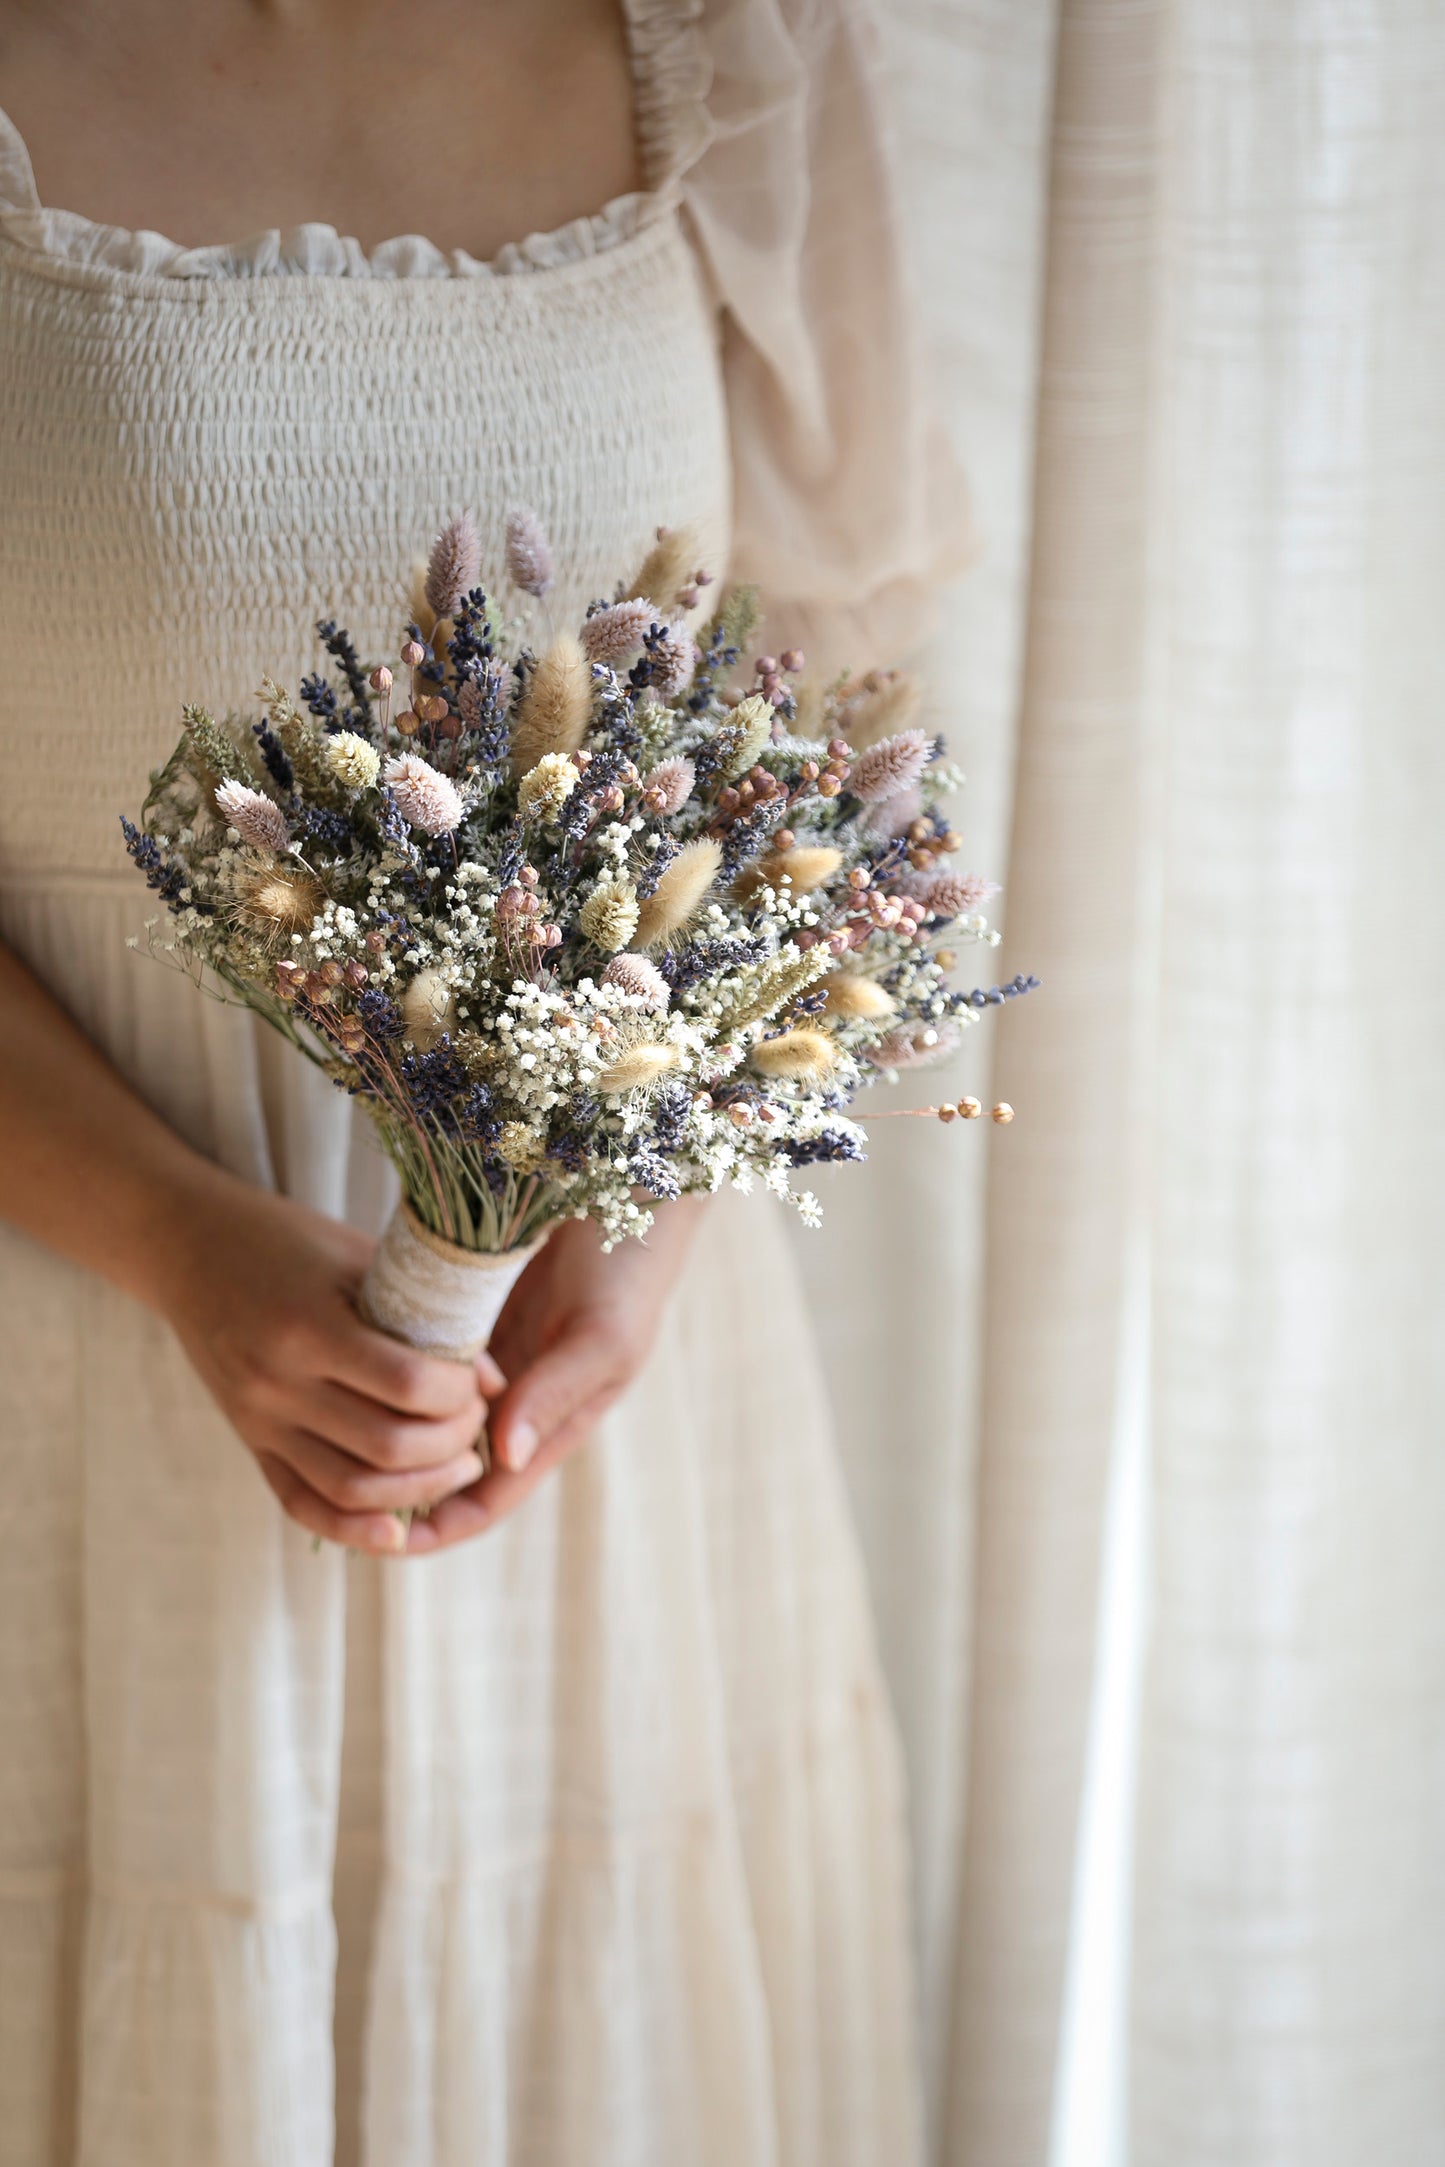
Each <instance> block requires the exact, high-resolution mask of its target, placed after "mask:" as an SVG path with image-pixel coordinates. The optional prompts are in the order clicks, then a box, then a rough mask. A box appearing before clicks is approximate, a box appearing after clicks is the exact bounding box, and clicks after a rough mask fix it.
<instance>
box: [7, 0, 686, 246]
mask: <svg viewBox="0 0 1445 2167" xmlns="http://www.w3.org/2000/svg"><path fill="white" fill-rule="evenodd" d="M703 6H704V0H625V6H624V12H625V16H626V22H627V33H628V44H629V48H630V51H631V56H632V72H633V83H634V107H633V114H634V125H635V127H636V131H637V142H638V155H639V158H640V160H641V165H642V172H643V178H644V186H643V187H642V188H640V189H637V190H634V191H633V192H632V193H630V194H628V195H623V196H615V197H613V199H612V201H611V202H610V203H606V204H604V205H603V206H602V208H601V210H600V211H594V212H592V213H590V214H588V215H585V216H583V217H581V218H574V219H571V220H569V222H568V223H567V224H566V225H564V226H558V227H556V228H555V229H554V230H553V231H551V232H549V233H532V234H528V235H527V236H526V237H525V238H524V239H522V240H519V241H509V242H508V243H507V244H506V245H505V247H503V248H500V249H499V250H498V251H497V253H496V254H495V255H494V256H490V257H487V258H485V259H484V258H482V257H478V256H472V255H469V254H468V252H467V251H466V250H465V249H461V248H453V249H443V248H438V247H437V245H436V243H435V242H434V241H429V240H427V239H426V238H425V237H424V236H423V235H421V234H417V233H402V234H396V235H394V236H393V237H392V238H391V239H390V240H386V241H381V242H378V244H377V245H376V247H375V248H371V249H365V248H363V247H362V245H361V243H360V242H359V241H358V240H356V239H355V238H353V237H352V236H351V235H349V234H343V233H341V232H339V231H338V229H337V228H336V227H335V226H331V225H325V224H323V223H320V222H309V223H307V224H304V225H299V226H287V227H276V226H273V227H271V228H270V229H269V230H268V231H266V232H264V233H256V234H252V235H250V236H248V237H247V238H245V239H242V240H237V241H215V242H210V243H208V244H207V245H206V246H204V247H201V248H187V247H184V246H183V245H182V244H181V243H180V242H178V241H172V240H169V239H168V238H167V237H166V235H165V234H162V233H153V232H150V231H147V230H145V229H141V230H132V229H130V228H128V227H125V226H107V225H103V224H101V223H100V222H99V221H98V220H96V219H92V218H86V217H84V216H82V214H81V213H80V212H78V211H62V210H55V209H52V208H50V207H48V206H46V205H44V204H42V203H41V201H40V195H39V191H38V190H37V188H36V185H35V171H34V167H33V166H32V164H31V161H30V153H29V151H28V150H27V148H26V145H25V142H24V139H23V138H22V136H21V134H20V131H19V129H18V128H17V127H16V126H15V124H14V122H13V121H12V120H11V119H10V118H9V117H8V115H7V114H5V113H4V112H3V111H0V236H3V238H4V239H5V240H7V241H9V242H11V243H12V244H13V245H15V246H16V247H19V248H22V249H25V250H27V251H29V252H31V253H32V254H34V255H37V256H42V257H45V258H47V259H49V260H50V261H52V262H61V263H68V264H75V265H81V266H85V267H87V268H90V269H96V268H99V269H101V270H107V271H113V272H117V273H120V274H122V275H128V276H135V277H145V278H157V277H160V278H177V279H230V278H272V277H278V276H279V277H285V276H291V277H300V278H351V279H414V278H502V277H514V276H516V275H518V274H521V273H537V272H545V271H552V270H558V269H561V268H562V267H563V266H565V265H567V264H573V263H580V262H582V261H584V260H585V259H586V258H588V257H591V256H598V255H601V254H603V253H604V252H605V251H607V250H609V249H612V248H616V247H618V246H620V245H621V244H622V243H623V242H625V241H628V240H631V239H632V238H633V237H634V235H636V234H638V233H641V232H642V231H643V230H644V229H645V228H646V227H648V226H650V225H653V224H655V223H656V222H657V221H658V220H659V219H661V218H664V217H667V216H669V215H670V214H671V213H672V211H673V210H674V209H675V208H676V206H677V203H678V201H679V200H680V198H681V193H682V183H683V180H684V177H685V176H686V174H687V173H688V171H689V170H690V168H691V167H692V166H693V165H695V164H696V162H697V160H698V159H699V158H700V157H701V156H702V153H703V152H704V150H706V148H707V146H708V144H709V142H710V141H711V140H712V135H713V124H712V120H711V117H710V115H709V112H708V107H707V97H708V92H709V89H710V88H711V79H712V66H711V62H710V60H709V57H708V53H707V49H706V46H705V44H704V41H703V36H702V30H701V18H702V13H703Z"/></svg>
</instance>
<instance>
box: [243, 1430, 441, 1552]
mask: <svg viewBox="0 0 1445 2167" xmlns="http://www.w3.org/2000/svg"><path fill="white" fill-rule="evenodd" d="M256 1462H257V1465H258V1466H259V1467H260V1470H261V1472H262V1474H263V1475H264V1476H265V1478H266V1480H267V1482H268V1483H269V1484H270V1486H271V1488H272V1490H273V1491H274V1492H275V1494H276V1496H277V1498H278V1499H279V1500H280V1502H281V1506H282V1509H283V1510H284V1511H285V1513H286V1514H287V1516H288V1517H289V1518H290V1519H292V1520H295V1521H296V1522H297V1524H298V1525H299V1526H301V1527H304V1528H306V1529H307V1530H308V1531H309V1532H310V1533H311V1534H313V1535H316V1536H319V1537H320V1539H321V1540H322V1541H323V1542H334V1543H339V1544H340V1545H341V1547H342V1548H343V1549H345V1550H367V1551H370V1552H371V1554H372V1555H373V1556H376V1557H386V1556H391V1557H397V1556H399V1555H400V1554H401V1552H402V1551H403V1550H405V1548H406V1528H405V1526H404V1524H403V1523H402V1522H401V1521H400V1520H398V1519H397V1517H396V1514H395V1513H392V1512H387V1513H363V1512H342V1511H341V1510H340V1508H339V1507H338V1506H336V1505H331V1504H328V1503H327V1501H326V1499H325V1498H323V1497H318V1496H317V1494H316V1492H315V1491H314V1490H312V1489H310V1488H309V1487H308V1485H307V1484H306V1483H304V1482H303V1481H302V1479H301V1477H300V1476H299V1475H298V1474H297V1473H296V1472H295V1470H294V1469H293V1468H290V1467H288V1466H287V1465H286V1462H285V1461H284V1460H282V1459H278V1458H277V1457H276V1455H275V1454H274V1453H269V1452H260V1453H257V1455H256Z"/></svg>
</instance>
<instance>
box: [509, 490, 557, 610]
mask: <svg viewBox="0 0 1445 2167" xmlns="http://www.w3.org/2000/svg"><path fill="white" fill-rule="evenodd" d="M507 571H508V573H509V574H510V576H511V581H512V585H513V586H514V587H520V588H521V590H522V592H523V594H529V595H531V596H532V597H533V599H534V600H536V601H538V602H540V601H541V600H542V598H543V596H544V595H547V594H550V593H551V591H552V582H553V580H554V579H555V578H556V568H555V566H554V565H553V562H552V545H551V543H550V542H549V541H548V539H547V530H546V528H545V527H544V526H543V525H542V522H541V520H540V519H539V518H538V517H537V514H536V513H535V512H531V511H528V510H527V508H526V507H525V505H519V506H518V507H517V509H516V510H515V511H511V512H508V514H507Z"/></svg>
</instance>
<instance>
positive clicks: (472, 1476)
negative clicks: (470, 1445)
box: [455, 1452, 487, 1490]
mask: <svg viewBox="0 0 1445 2167" xmlns="http://www.w3.org/2000/svg"><path fill="white" fill-rule="evenodd" d="M486 1471H487V1470H486V1468H485V1467H484V1466H483V1464H482V1459H481V1455H480V1454H479V1453H476V1452H469V1453H468V1454H467V1456H466V1458H465V1459H464V1460H462V1461H460V1462H459V1463H458V1466H457V1480H456V1484H455V1487H456V1488H457V1489H458V1490H465V1489H466V1487H467V1485H468V1483H472V1482H475V1481H476V1480H477V1479H478V1477H479V1476H481V1475H484V1474H485V1473H486Z"/></svg>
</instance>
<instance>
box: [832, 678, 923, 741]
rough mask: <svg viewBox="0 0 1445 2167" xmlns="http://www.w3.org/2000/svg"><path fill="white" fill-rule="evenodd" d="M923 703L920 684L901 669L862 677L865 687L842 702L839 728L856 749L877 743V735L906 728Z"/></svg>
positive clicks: (885, 735) (889, 733)
mask: <svg viewBox="0 0 1445 2167" xmlns="http://www.w3.org/2000/svg"><path fill="white" fill-rule="evenodd" d="M922 705H923V687H922V685H921V684H920V683H919V681H918V679H917V678H916V677H910V676H908V675H907V674H906V672H904V671H901V670H900V671H897V672H893V673H891V674H888V675H886V676H885V675H881V674H880V676H879V678H878V679H877V681H876V682H874V683H872V684H869V683H868V681H867V680H865V685H864V690H863V691H861V692H859V693H858V694H856V695H855V696H854V697H853V698H852V699H850V700H847V701H846V702H845V704H844V707H843V711H842V713H841V714H840V716H839V718H838V723H839V727H840V729H841V730H842V732H843V735H844V736H845V737H846V738H847V740H848V742H849V744H850V745H851V746H852V747H853V748H854V750H855V751H856V752H864V751H866V750H867V748H868V747H869V746H870V745H876V744H877V743H878V741H879V739H880V738H885V737H892V736H894V735H895V734H896V733H897V732H898V731H900V730H907V729H909V728H910V727H911V726H912V724H913V721H914V718H915V716H916V715H917V713H918V710H919V708H920V707H921V706H922Z"/></svg>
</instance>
